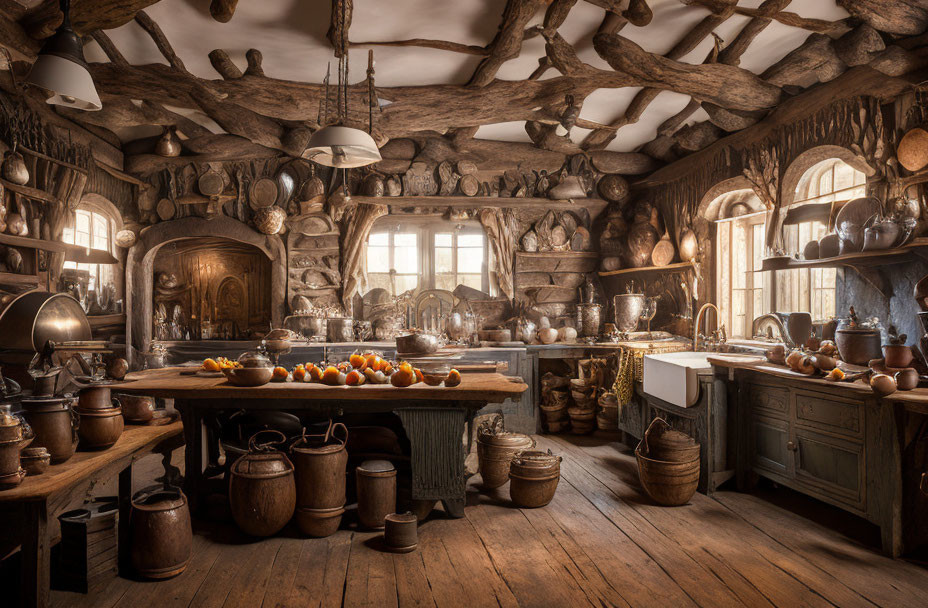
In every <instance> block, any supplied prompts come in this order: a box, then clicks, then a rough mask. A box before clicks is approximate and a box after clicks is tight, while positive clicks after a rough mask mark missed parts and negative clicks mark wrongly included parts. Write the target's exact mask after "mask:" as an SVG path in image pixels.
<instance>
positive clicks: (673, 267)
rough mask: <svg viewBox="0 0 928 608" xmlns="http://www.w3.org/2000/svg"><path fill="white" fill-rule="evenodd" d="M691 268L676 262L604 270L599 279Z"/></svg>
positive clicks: (690, 263) (684, 263) (686, 263)
mask: <svg viewBox="0 0 928 608" xmlns="http://www.w3.org/2000/svg"><path fill="white" fill-rule="evenodd" d="M690 268H693V263H692V262H677V263H676V264H667V265H666V266H642V267H641V268H621V269H619V270H606V271H602V272H600V273H598V274H599V276H601V277H614V276H617V275H620V274H635V273H639V272H668V271H672V270H688V269H690Z"/></svg>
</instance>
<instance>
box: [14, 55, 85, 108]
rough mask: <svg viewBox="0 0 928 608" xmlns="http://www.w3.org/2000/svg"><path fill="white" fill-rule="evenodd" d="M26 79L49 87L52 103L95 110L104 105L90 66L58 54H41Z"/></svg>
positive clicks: (33, 83) (49, 101)
mask: <svg viewBox="0 0 928 608" xmlns="http://www.w3.org/2000/svg"><path fill="white" fill-rule="evenodd" d="M26 82H28V83H29V84H32V85H35V86H37V87H40V88H42V89H45V90H46V91H49V92H50V93H51V97H49V98H48V99H47V100H46V101H47V102H48V103H50V104H56V105H60V106H66V107H69V108H77V109H78V110H86V111H91V112H92V111H96V110H99V109H101V108H102V107H103V104H101V103H100V97H99V96H98V95H97V89H96V87H94V86H93V78H91V76H90V72H88V71H87V68H86V66H83V65H81V64H79V63H76V62H74V61H72V60H70V59H67V58H64V57H60V56H58V55H52V54H48V53H42V54H39V56H38V57H37V58H36V60H35V63H33V64H32V71H31V72H29V77H28V78H27V79H26Z"/></svg>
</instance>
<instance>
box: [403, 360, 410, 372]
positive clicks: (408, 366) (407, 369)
mask: <svg viewBox="0 0 928 608" xmlns="http://www.w3.org/2000/svg"><path fill="white" fill-rule="evenodd" d="M400 371H401V372H412V365H410V364H409V363H406V362H405V361H403V362H402V363H400Z"/></svg>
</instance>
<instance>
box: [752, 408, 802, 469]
mask: <svg viewBox="0 0 928 608" xmlns="http://www.w3.org/2000/svg"><path fill="white" fill-rule="evenodd" d="M750 440H751V442H750V450H751V452H750V453H751V463H752V464H753V465H754V467H755V468H757V469H761V471H770V472H773V473H778V474H780V475H784V476H786V475H790V474H791V473H792V460H791V458H790V455H791V452H790V451H789V448H788V447H787V443H788V442H789V423H788V422H786V421H785V420H775V419H773V418H767V417H764V416H758V415H754V416H752V417H751V435H750Z"/></svg>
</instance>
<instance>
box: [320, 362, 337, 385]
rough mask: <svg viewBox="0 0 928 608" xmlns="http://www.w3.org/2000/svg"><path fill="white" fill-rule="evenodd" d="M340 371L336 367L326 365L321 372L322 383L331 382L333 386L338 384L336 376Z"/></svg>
mask: <svg viewBox="0 0 928 608" xmlns="http://www.w3.org/2000/svg"><path fill="white" fill-rule="evenodd" d="M317 369H318V368H317ZM340 373H341V372H339V371H338V368H337V367H335V366H332V365H330V366H328V367H327V368H325V371H324V372H322V383H323V384H331V385H332V386H335V385H336V384H338V376H339V374H340Z"/></svg>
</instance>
